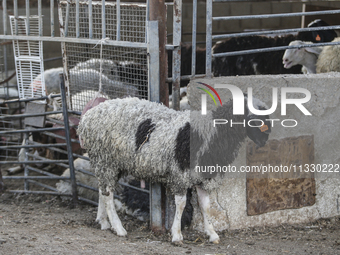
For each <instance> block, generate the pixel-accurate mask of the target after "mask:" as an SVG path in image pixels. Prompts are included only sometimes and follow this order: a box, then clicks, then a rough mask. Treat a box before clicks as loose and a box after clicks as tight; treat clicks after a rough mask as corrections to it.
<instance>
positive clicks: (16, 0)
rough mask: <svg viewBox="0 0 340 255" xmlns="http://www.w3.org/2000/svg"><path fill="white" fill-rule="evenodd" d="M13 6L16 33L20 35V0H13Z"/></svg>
mask: <svg viewBox="0 0 340 255" xmlns="http://www.w3.org/2000/svg"><path fill="white" fill-rule="evenodd" d="M13 8H14V17H15V19H14V26H15V27H14V29H15V31H14V34H15V35H18V32H19V29H18V0H13Z"/></svg>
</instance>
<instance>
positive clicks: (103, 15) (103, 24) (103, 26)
mask: <svg viewBox="0 0 340 255" xmlns="http://www.w3.org/2000/svg"><path fill="white" fill-rule="evenodd" d="M102 38H106V24H105V0H102Z"/></svg>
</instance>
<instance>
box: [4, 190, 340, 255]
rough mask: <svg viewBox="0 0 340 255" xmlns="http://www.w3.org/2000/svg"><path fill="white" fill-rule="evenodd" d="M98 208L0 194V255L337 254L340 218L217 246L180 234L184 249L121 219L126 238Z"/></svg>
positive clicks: (236, 236)
mask: <svg viewBox="0 0 340 255" xmlns="http://www.w3.org/2000/svg"><path fill="white" fill-rule="evenodd" d="M95 217H96V207H94V206H90V205H87V204H80V205H78V206H77V207H76V208H72V206H71V203H69V202H63V201H61V199H60V198H58V197H52V196H45V195H44V196H41V195H33V194H31V195H25V194H12V193H5V194H3V195H0V254H4V255H5V254H6V255H10V254H94V253H95V254H340V219H339V218H338V217H336V218H332V219H322V220H318V221H316V222H311V223H309V224H303V225H295V226H289V225H282V226H279V227H270V228H251V229H245V230H233V231H225V232H221V233H219V235H220V237H221V242H220V244H218V245H213V244H209V243H207V237H206V236H204V234H202V233H199V232H196V231H194V230H190V229H187V230H184V232H183V234H184V239H185V241H184V244H183V245H182V246H175V245H173V244H171V242H170V241H171V237H170V235H169V234H168V233H166V234H161V235H155V234H153V233H152V232H151V231H150V230H149V229H148V224H147V223H145V222H144V223H143V222H140V221H138V220H136V219H134V218H131V217H129V216H126V215H120V218H121V219H122V221H123V224H124V227H125V228H126V229H127V231H128V236H127V237H126V238H123V237H117V236H116V235H115V234H114V233H112V232H111V231H109V230H105V231H102V230H100V228H99V225H98V224H96V223H95Z"/></svg>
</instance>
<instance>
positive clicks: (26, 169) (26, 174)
mask: <svg viewBox="0 0 340 255" xmlns="http://www.w3.org/2000/svg"><path fill="white" fill-rule="evenodd" d="M25 127H26V125H25ZM24 139H25V140H24V141H25V145H27V141H28V140H29V137H28V133H25V134H24ZM25 161H26V162H28V149H25ZM24 176H25V177H28V176H29V169H28V168H27V163H24ZM24 189H25V190H29V183H28V182H27V180H26V179H25V182H24Z"/></svg>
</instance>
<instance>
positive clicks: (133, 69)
mask: <svg viewBox="0 0 340 255" xmlns="http://www.w3.org/2000/svg"><path fill="white" fill-rule="evenodd" d="M101 4H102V3H101V2H93V4H92V16H91V17H92V20H90V18H89V8H90V7H89V6H88V2H81V3H79V14H78V15H79V22H77V13H78V12H77V6H76V4H75V1H73V2H71V3H70V4H69V6H68V7H67V2H66V1H61V2H60V5H59V8H60V13H61V15H62V22H63V24H65V26H66V24H67V27H64V28H62V31H61V34H64V35H65V36H66V35H67V37H75V38H76V37H77V31H79V38H91V37H92V39H98V42H99V41H100V40H101V39H102V38H103V33H102V32H103V31H102V5H101ZM68 8H69V12H68V13H69V14H68V16H69V20H68V21H67V20H66V16H67V9H68ZM120 18H121V20H120V29H119V31H120V33H119V35H120V36H119V40H120V41H127V42H138V43H145V39H146V32H145V31H146V5H142V4H138V5H137V4H121V6H120ZM90 23H91V24H92V27H93V30H92V31H90ZM77 24H78V28H77ZM105 24H106V25H105V28H106V32H105V37H108V38H109V39H110V40H117V13H116V3H106V4H105ZM90 32H91V33H90ZM64 47H65V48H64V59H65V60H66V61H65V62H66V67H67V68H66V69H67V72H68V82H69V92H70V96H71V100H70V103H71V106H70V107H71V109H72V110H76V111H81V110H82V109H83V107H84V106H85V105H86V103H87V102H88V101H90V100H91V99H93V98H94V97H95V95H96V94H97V92H98V90H99V82H100V80H101V84H102V92H103V93H104V94H105V96H107V97H108V98H117V97H125V96H136V97H140V98H145V99H147V96H148V94H147V92H148V68H147V49H146V48H133V47H121V46H115V47H114V46H109V45H105V43H103V44H101V43H98V44H97V45H93V44H84V43H65V46H64ZM101 47H102V53H101ZM100 63H102V64H101V68H100Z"/></svg>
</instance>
